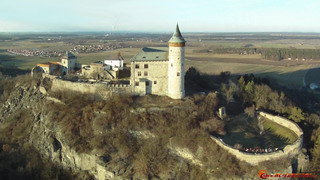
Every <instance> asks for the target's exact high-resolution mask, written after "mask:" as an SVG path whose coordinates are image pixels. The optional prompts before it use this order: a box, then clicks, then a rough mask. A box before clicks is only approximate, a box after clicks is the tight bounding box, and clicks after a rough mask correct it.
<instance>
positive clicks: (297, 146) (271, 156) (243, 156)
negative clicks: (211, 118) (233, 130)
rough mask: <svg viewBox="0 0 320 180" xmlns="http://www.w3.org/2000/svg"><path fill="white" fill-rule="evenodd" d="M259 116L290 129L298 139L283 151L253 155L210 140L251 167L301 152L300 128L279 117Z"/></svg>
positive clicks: (301, 137) (301, 132)
mask: <svg viewBox="0 0 320 180" xmlns="http://www.w3.org/2000/svg"><path fill="white" fill-rule="evenodd" d="M260 115H261V116H263V117H266V118H267V119H269V120H271V121H273V122H275V123H277V124H280V125H282V126H284V127H287V128H289V129H291V130H292V131H293V132H295V133H296V134H297V136H298V139H297V140H296V141H295V142H294V143H293V144H290V145H287V146H285V147H284V149H283V151H276V152H271V153H264V154H253V153H246V152H242V151H239V150H238V149H235V148H233V147H231V146H230V145H228V144H226V143H224V142H223V141H221V140H220V139H218V138H216V137H213V136H211V138H212V139H213V140H214V141H215V142H216V143H217V144H218V145H219V146H220V147H221V148H223V149H225V150H226V151H228V152H229V153H231V154H233V155H234V156H236V157H237V158H238V159H239V160H241V161H245V162H247V163H250V164H252V165H257V164H259V163H261V162H263V161H267V160H275V159H279V158H286V157H294V156H296V155H298V154H299V153H300V152H301V148H302V143H303V131H302V130H301V129H300V127H299V126H298V125H297V124H296V123H294V122H292V121H289V120H287V119H285V118H282V117H279V116H273V115H271V114H268V113H264V112H260Z"/></svg>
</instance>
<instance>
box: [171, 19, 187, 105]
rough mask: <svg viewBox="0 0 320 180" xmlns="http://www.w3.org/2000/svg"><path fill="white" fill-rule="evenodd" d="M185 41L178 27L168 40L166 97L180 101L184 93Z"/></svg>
mask: <svg viewBox="0 0 320 180" xmlns="http://www.w3.org/2000/svg"><path fill="white" fill-rule="evenodd" d="M185 43H186V41H185V40H184V38H183V37H182V35H181V32H180V30H179V26H178V25H177V28H176V32H175V33H174V34H173V35H172V37H171V39H170V40H169V64H168V96H169V97H171V98H172V99H182V98H183V97H184V95H185V91H184V75H185V72H184V53H185V52H184V51H185V49H184V47H185Z"/></svg>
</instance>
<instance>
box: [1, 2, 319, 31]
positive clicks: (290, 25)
mask: <svg viewBox="0 0 320 180" xmlns="http://www.w3.org/2000/svg"><path fill="white" fill-rule="evenodd" d="M177 23H179V26H180V29H181V31H183V32H320V0H0V32H79V31H116V32H118V31H119V32H120V31H138V32H171V31H173V30H174V29H175V25H176V24H177Z"/></svg>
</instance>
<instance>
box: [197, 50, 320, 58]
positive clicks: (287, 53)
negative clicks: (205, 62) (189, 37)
mask: <svg viewBox="0 0 320 180" xmlns="http://www.w3.org/2000/svg"><path fill="white" fill-rule="evenodd" d="M193 52H194V53H214V54H261V58H262V59H268V60H276V61H280V60H283V59H289V60H290V59H291V60H296V59H298V60H312V59H320V49H295V48H290V49H286V48H251V47H243V48H214V49H200V50H194V51H193Z"/></svg>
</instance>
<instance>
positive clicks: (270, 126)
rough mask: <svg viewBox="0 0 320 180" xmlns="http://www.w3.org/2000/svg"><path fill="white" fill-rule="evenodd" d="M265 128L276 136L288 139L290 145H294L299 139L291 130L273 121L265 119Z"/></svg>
mask: <svg viewBox="0 0 320 180" xmlns="http://www.w3.org/2000/svg"><path fill="white" fill-rule="evenodd" d="M263 126H264V128H265V129H266V130H270V131H272V132H273V133H274V134H276V135H279V136H282V137H284V138H286V139H288V143H289V144H292V143H294V142H295V141H296V140H297V139H298V136H297V135H296V134H295V133H294V132H293V131H291V130H290V129H288V128H286V127H283V126H281V125H279V124H277V123H275V122H273V121H270V120H268V119H266V118H264V119H263Z"/></svg>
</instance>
